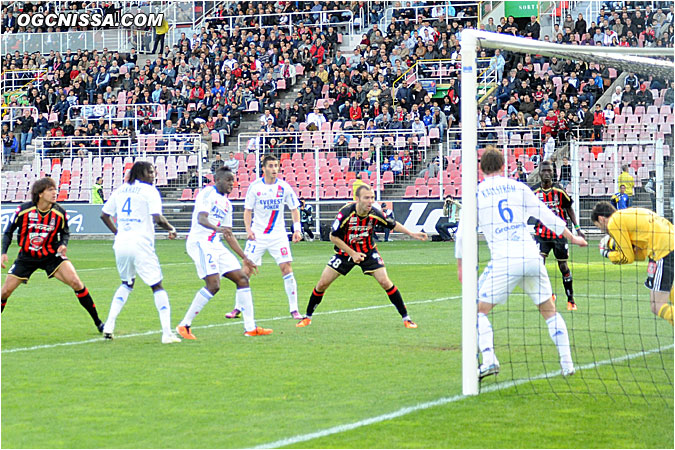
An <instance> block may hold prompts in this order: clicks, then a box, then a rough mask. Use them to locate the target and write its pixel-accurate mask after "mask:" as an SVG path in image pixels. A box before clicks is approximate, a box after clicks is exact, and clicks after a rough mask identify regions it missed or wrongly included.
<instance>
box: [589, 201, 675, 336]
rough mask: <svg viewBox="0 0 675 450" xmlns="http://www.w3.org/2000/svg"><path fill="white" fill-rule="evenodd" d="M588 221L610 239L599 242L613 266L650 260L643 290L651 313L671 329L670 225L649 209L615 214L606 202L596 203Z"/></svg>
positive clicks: (671, 234) (601, 249) (672, 234)
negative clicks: (645, 291) (645, 292)
mask: <svg viewBox="0 0 675 450" xmlns="http://www.w3.org/2000/svg"><path fill="white" fill-rule="evenodd" d="M591 220H592V221H593V223H594V224H595V226H596V227H598V228H599V229H600V230H602V231H603V232H605V233H607V234H608V235H609V239H607V238H606V239H604V240H603V241H602V242H601V244H600V252H601V253H602V255H603V256H605V257H606V258H609V260H610V261H612V263H614V264H630V263H632V262H633V261H643V260H644V259H645V258H649V265H648V266H647V281H645V286H646V287H647V289H649V290H650V291H651V293H650V296H649V298H650V300H651V308H652V312H653V313H654V314H656V315H657V316H659V317H661V318H663V319H665V320H667V321H668V322H670V324H671V325H673V305H672V301H673V247H674V246H675V243H674V241H675V232H674V231H673V224H672V223H670V222H669V221H668V220H667V219H664V218H663V217H661V216H659V215H657V214H655V213H654V212H652V211H650V210H648V209H645V208H626V209H622V210H620V211H617V210H616V209H615V208H614V206H612V204H611V203H609V202H598V203H597V204H596V205H595V207H594V208H593V212H592V213H591ZM669 297H670V301H669Z"/></svg>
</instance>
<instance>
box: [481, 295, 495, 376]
mask: <svg viewBox="0 0 675 450" xmlns="http://www.w3.org/2000/svg"><path fill="white" fill-rule="evenodd" d="M492 308H494V305H493V304H492V303H486V302H481V301H479V302H478V350H479V351H480V353H481V355H482V360H483V361H482V363H481V365H480V366H479V367H478V379H480V380H482V379H483V378H485V377H487V376H490V375H497V374H498V373H499V361H498V360H497V356H495V351H494V333H493V331H492V324H491V323H490V319H489V318H488V314H490V311H492Z"/></svg>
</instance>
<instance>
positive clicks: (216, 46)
mask: <svg viewBox="0 0 675 450" xmlns="http://www.w3.org/2000/svg"><path fill="white" fill-rule="evenodd" d="M652 3H653V2H633V3H631V5H630V6H631V8H632V9H631V10H629V9H628V8H627V6H626V5H623V6H621V7H617V8H614V9H609V8H607V9H602V10H601V11H600V14H599V16H598V17H597V18H595V20H594V21H592V22H591V23H590V24H588V23H587V22H586V21H585V20H584V18H583V16H581V15H579V17H578V19H577V20H576V21H575V20H574V19H573V18H572V17H571V16H570V15H568V16H566V17H564V18H561V22H560V24H556V25H555V27H554V28H555V33H554V34H555V35H554V36H549V35H546V34H543V33H542V32H541V28H540V26H539V23H538V19H537V17H535V16H533V17H532V18H531V19H530V20H529V21H517V20H514V18H513V17H508V18H506V17H502V18H501V19H500V23H499V24H495V23H494V21H493V20H492V19H490V20H489V21H488V22H487V23H482V24H481V25H480V28H481V29H485V30H487V31H494V32H497V33H504V34H511V35H517V36H525V37H530V38H532V39H540V40H544V41H550V42H557V43H565V44H581V45H595V46H626V45H628V46H640V45H643V46H652V45H653V46H668V47H672V46H673V5H672V4H670V3H668V2H656V3H654V6H652ZM642 4H645V6H643V5H642ZM24 6H25V5H24ZM394 6H395V9H394V12H393V17H394V19H395V20H393V21H392V23H391V24H390V25H389V26H388V28H387V29H386V30H381V29H380V28H379V24H378V23H377V21H378V20H379V19H380V18H381V17H382V14H383V12H384V10H383V8H382V5H381V4H379V3H370V2H318V1H312V2H301V3H298V4H296V2H277V3H261V2H237V3H236V5H233V6H231V7H230V8H226V7H225V6H223V5H222V4H221V5H220V6H218V7H217V9H216V11H215V13H214V14H213V15H214V17H215V18H214V19H213V20H208V21H206V25H205V26H204V27H202V28H201V30H200V33H198V34H194V35H193V36H187V35H186V34H185V33H183V34H182V35H181V36H180V38H179V39H178V41H177V42H176V43H175V44H174V45H173V46H172V47H169V46H168V45H167V46H164V48H163V50H162V51H161V53H160V54H159V55H158V56H157V57H156V58H154V59H153V60H150V61H146V63H145V64H144V65H142V66H141V65H140V64H138V55H137V54H136V53H135V51H133V50H132V52H131V53H129V54H120V53H117V52H112V51H104V52H101V53H95V52H88V51H86V50H85V51H82V50H78V51H76V52H71V51H68V52H66V53H65V54H59V53H55V52H51V53H50V54H49V55H40V54H32V55H31V54H27V53H24V54H23V55H22V54H20V53H19V52H18V51H15V52H13V53H8V54H7V55H5V57H4V58H3V60H2V67H3V71H5V69H7V68H8V69H29V70H38V69H44V70H48V71H49V74H50V77H49V80H47V81H45V82H43V83H41V84H40V86H39V88H38V87H36V88H34V89H32V90H31V91H30V92H29V94H28V95H27V96H26V97H25V98H24V99H22V100H19V101H18V102H16V103H12V104H10V106H15V105H18V104H20V103H22V102H23V104H25V105H28V106H33V107H35V108H37V111H38V117H37V120H34V119H33V118H32V117H31V115H30V113H29V112H27V111H26V112H24V114H23V117H21V118H17V120H16V121H15V122H14V127H13V128H14V132H15V136H16V139H17V145H13V144H11V145H10V148H13V150H12V149H10V150H5V152H4V153H5V154H6V155H7V154H9V153H11V152H12V151H17V152H20V151H22V150H23V149H25V147H26V145H28V144H29V143H30V141H31V139H32V138H33V137H35V136H45V135H49V136H60V135H65V136H83V137H86V138H87V139H90V143H89V144H87V142H85V143H84V144H83V145H81V153H82V154H83V153H85V152H86V150H87V148H88V147H92V148H93V147H98V146H99V145H100V143H101V142H105V148H106V153H109V154H115V153H116V152H119V148H120V146H119V145H118V143H117V142H119V137H120V136H123V137H127V136H128V137H129V139H131V140H132V141H133V140H134V139H135V138H136V136H137V135H138V134H153V133H157V132H160V133H161V134H164V135H172V134H183V133H201V134H202V136H203V139H204V141H205V142H207V143H208V147H209V149H211V145H212V143H213V141H212V137H211V136H212V132H214V131H215V132H217V134H218V138H219V139H218V141H220V143H226V141H227V137H228V136H229V135H230V134H231V133H232V130H233V129H236V128H237V127H239V125H240V123H241V121H242V118H243V114H244V113H246V112H257V113H259V114H261V116H260V132H261V133H260V134H261V136H262V139H261V140H260V142H259V143H258V144H260V145H262V147H260V146H259V145H258V146H253V147H251V146H249V149H252V148H261V149H262V150H264V151H268V152H271V153H277V154H280V153H281V152H283V151H285V150H286V151H287V150H288V149H291V148H299V147H298V146H297V138H295V137H290V136H287V137H280V138H279V137H273V138H269V137H266V136H267V134H269V133H282V134H283V133H287V132H297V131H303V130H309V131H312V130H323V129H333V130H336V129H337V130H343V132H338V133H335V134H334V141H333V147H334V150H336V151H337V152H339V153H341V154H342V155H343V156H345V157H350V156H351V157H352V159H353V158H354V157H353V156H352V155H351V154H350V153H351V152H350V151H349V141H350V139H351V134H350V131H351V130H363V131H366V132H368V131H372V132H384V133H386V132H388V130H391V133H392V134H391V135H392V136H394V133H397V134H396V135H397V136H398V130H411V132H410V133H408V134H406V135H405V143H406V147H405V148H400V147H398V148H397V149H398V150H401V151H402V152H403V154H402V155H398V154H397V152H395V151H393V150H394V149H393V148H391V149H390V148H388V147H387V144H386V143H387V142H388V141H387V139H386V137H385V139H384V140H383V147H382V149H381V150H382V151H383V154H385V156H386V158H384V159H383V166H382V169H383V170H392V171H393V172H394V174H395V175H396V176H397V177H398V176H400V175H404V176H405V175H407V176H411V175H413V174H416V173H417V171H418V170H419V169H422V168H426V169H428V168H429V167H427V164H433V163H434V162H433V161H424V158H425V154H424V153H423V152H421V151H420V149H419V146H421V145H428V144H429V143H432V142H439V141H444V140H445V139H446V131H447V130H448V129H452V128H454V127H457V126H459V124H460V121H461V117H460V110H461V109H460V102H461V99H460V95H459V92H460V87H461V78H459V76H458V72H456V71H455V72H451V74H452V73H454V74H455V76H451V77H450V79H449V80H448V82H449V89H448V90H447V93H446V94H445V95H444V96H443V97H442V98H433V97H432V94H430V93H429V92H427V91H426V90H425V89H424V87H423V86H422V84H421V83H419V82H418V81H417V80H412V79H410V78H409V76H407V75H404V74H405V73H406V71H407V70H408V69H409V68H410V67H412V66H414V65H415V64H416V63H418V62H419V61H422V62H424V61H427V60H433V59H439V58H442V59H450V66H451V68H452V67H453V66H454V69H457V68H459V64H460V60H459V50H460V44H459V39H460V34H459V33H460V32H461V30H462V29H464V28H473V27H475V26H476V24H477V5H476V4H475V3H468V2H427V4H425V6H423V7H399V5H398V2H395V3H394ZM612 6H613V5H612ZM33 7H34V6H33ZM344 11H352V12H353V13H359V12H361V11H365V14H358V18H359V20H363V25H364V27H365V29H368V31H367V32H365V33H363V35H362V38H361V40H360V42H359V43H358V45H355V46H354V48H353V50H351V51H349V52H346V54H345V53H344V52H342V51H340V50H339V46H340V40H341V36H340V31H344V27H342V25H341V24H342V23H343V21H344V20H345V19H346V17H347V16H349V13H348V12H344ZM260 15H264V17H263V18H262V19H260ZM9 16H10V11H8V9H7V8H4V9H3V18H2V20H3V24H4V23H5V22H6V21H7V20H8V18H9ZM232 18H235V21H234V24H235V25H234V27H233V28H230V26H229V25H230V23H231V21H230V20H231V19H232ZM261 21H262V25H263V26H261ZM371 24H372V27H371ZM10 28H11V27H10ZM542 34H543V35H542ZM480 56H481V57H483V58H485V59H487V60H489V65H490V68H491V69H492V70H494V71H495V72H496V80H497V82H498V86H497V88H496V89H495V90H494V91H493V92H492V94H491V95H489V96H488V98H487V99H486V101H485V103H484V104H483V105H482V106H481V107H480V108H479V111H478V112H477V114H478V118H479V124H480V125H479V139H480V140H489V139H494V138H495V136H496V133H495V129H496V128H498V127H504V126H508V127H523V128H525V129H526V128H530V129H533V130H534V129H538V130H539V131H540V135H541V141H539V142H536V143H535V145H539V146H542V147H544V146H545V144H547V143H549V142H550V140H551V139H553V145H559V144H560V143H561V142H564V141H566V140H568V139H569V138H570V137H571V136H572V135H574V136H575V137H577V138H579V139H586V140H591V139H601V138H602V135H603V133H604V132H605V130H606V127H607V125H608V124H610V123H611V122H612V120H613V119H614V116H615V115H616V114H618V113H619V112H620V110H621V109H622V108H623V107H625V106H632V107H633V108H634V107H636V106H645V107H647V106H649V105H651V104H653V102H654V99H653V94H652V92H651V89H666V88H667V89H668V91H667V93H666V96H665V99H664V104H672V102H673V86H672V84H671V85H667V84H666V83H665V81H664V80H658V79H654V78H652V77H648V78H644V77H641V76H640V75H639V74H629V76H628V77H627V78H626V80H625V82H624V87H623V89H622V90H620V89H619V88H617V91H616V92H614V93H613V94H612V97H611V102H610V101H608V102H606V103H605V104H599V103H598V99H599V98H600V97H601V96H602V95H603V94H604V92H605V90H606V89H607V87H608V86H610V85H611V83H612V81H613V80H614V79H615V78H616V77H617V76H618V73H617V72H616V71H615V70H614V69H612V68H610V67H605V66H603V65H599V64H586V63H583V62H578V63H575V62H573V61H571V60H568V61H564V60H560V59H558V58H548V57H545V56H541V55H526V54H519V53H515V52H507V51H501V50H494V51H490V50H484V51H482V52H481V55H480ZM296 68H297V69H296ZM300 77H302V78H300ZM298 79H299V81H300V83H301V86H300V91H299V93H298V95H297V97H296V98H295V100H294V101H293V102H292V103H291V102H286V103H285V104H282V102H281V101H279V100H278V96H279V92H280V90H281V89H280V84H281V85H282V86H283V85H284V84H285V83H286V81H289V82H290V83H293V84H294V83H295V82H296V80H298ZM408 81H411V82H410V83H408ZM148 104H160V105H162V106H161V107H160V108H159V109H160V110H161V111H159V112H158V111H157V108H156V107H153V106H148ZM134 105H145V106H134ZM71 107H73V111H72V112H74V113H75V116H74V115H73V114H72V113H71V114H69V108H71ZM139 116H140V117H145V118H146V120H143V123H142V124H141V123H140V122H139V121H138V120H136V119H135V117H139ZM159 117H162V118H165V119H166V121H165V122H164V127H163V129H161V130H160V129H158V128H159V126H158V124H159V121H158V120H157V119H158V118H159ZM111 119H122V120H121V121H120V120H111ZM434 129H436V130H437V132H435V131H432V130H434ZM432 135H433V137H434V139H433V140H430V139H429V137H430V136H432ZM385 136H386V134H385ZM425 138H427V140H425ZM345 147H346V149H347V150H345ZM242 150H243V149H242ZM375 150H378V149H376V148H373V147H371V149H370V151H368V152H366V154H365V158H364V159H366V161H368V166H370V164H371V163H372V161H370V158H371V157H372V156H373V153H372V152H373V151H375ZM59 151H60V150H59V149H58V148H56V149H55V150H54V152H57V153H58V152H59ZM48 152H49V150H48ZM542 153H543V149H542ZM209 155H211V152H209ZM399 156H400V157H399ZM357 159H358V158H357ZM399 160H403V161H402V165H403V169H401V168H400V166H401V164H400V163H399ZM437 163H438V162H436V164H437ZM354 164H361V163H358V161H356V162H350V165H354ZM427 173H428V172H427Z"/></svg>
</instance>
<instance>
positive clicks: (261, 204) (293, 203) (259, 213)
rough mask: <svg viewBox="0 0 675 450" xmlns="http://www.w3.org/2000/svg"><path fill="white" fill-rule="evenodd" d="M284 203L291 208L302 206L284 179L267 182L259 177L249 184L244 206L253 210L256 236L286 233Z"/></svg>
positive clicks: (253, 227)
mask: <svg viewBox="0 0 675 450" xmlns="http://www.w3.org/2000/svg"><path fill="white" fill-rule="evenodd" d="M284 205H286V206H288V208H289V209H291V210H293V209H298V208H299V207H300V202H299V201H298V196H297V195H295V192H293V188H291V186H290V185H289V184H288V183H286V182H285V181H284V180H280V179H277V180H276V181H275V182H274V183H273V184H266V183H265V178H258V179H257V180H255V181H254V182H253V183H251V184H250V185H249V187H248V191H247V192H246V200H245V201H244V208H245V209H250V210H253V223H252V224H251V230H253V233H254V234H255V235H256V238H258V237H263V236H268V237H278V236H285V235H286V222H285V220H284Z"/></svg>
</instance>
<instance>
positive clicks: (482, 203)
mask: <svg viewBox="0 0 675 450" xmlns="http://www.w3.org/2000/svg"><path fill="white" fill-rule="evenodd" d="M476 195H477V203H478V230H479V231H480V232H482V233H483V235H484V236H485V240H487V243H488V247H490V255H491V256H492V259H495V258H509V259H513V258H523V257H535V256H536V257H539V248H538V247H537V244H536V243H535V242H534V239H532V236H531V235H530V230H529V228H528V225H527V221H528V219H529V218H530V217H534V218H535V219H538V220H539V221H541V222H542V223H543V224H544V226H546V227H547V228H548V229H550V230H552V231H553V232H554V233H556V234H557V235H561V234H562V233H563V231H564V229H565V226H566V224H565V222H564V221H563V220H562V219H561V218H560V217H557V216H556V215H555V214H554V213H553V212H552V211H551V210H550V209H549V208H548V206H546V204H545V203H543V202H542V201H541V200H539V199H538V198H537V197H536V196H535V195H534V193H533V192H532V191H531V190H530V188H529V187H528V186H527V185H526V184H525V183H521V182H520V181H516V180H512V179H510V178H505V177H502V176H494V177H486V178H485V180H484V181H483V182H481V183H480V184H479V185H478V192H477V193H476ZM465 214H475V213H474V212H473V211H467V210H466V208H462V211H461V213H460V217H464V216H465ZM464 222H465V221H464V220H462V219H461V218H460V221H459V228H458V230H457V242H456V245H455V256H456V257H457V258H461V257H462V234H463V226H462V225H463V224H464Z"/></svg>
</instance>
